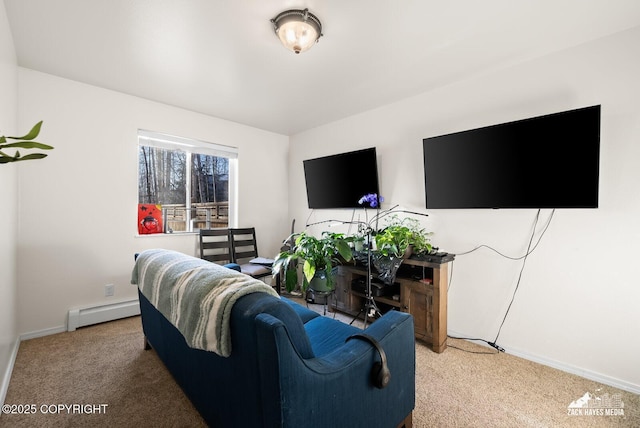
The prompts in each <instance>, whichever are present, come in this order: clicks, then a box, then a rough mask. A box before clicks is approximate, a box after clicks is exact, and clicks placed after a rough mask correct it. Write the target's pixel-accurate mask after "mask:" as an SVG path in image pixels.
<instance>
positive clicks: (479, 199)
mask: <svg viewBox="0 0 640 428" xmlns="http://www.w3.org/2000/svg"><path fill="white" fill-rule="evenodd" d="M423 150H424V178H425V193H426V195H425V196H426V207H427V208H428V209H438V208H442V209H454V208H597V207H598V176H599V155H600V106H599V105H597V106H591V107H585V108H580V109H576V110H570V111H565V112H561V113H555V114H549V115H545V116H539V117H534V118H530V119H524V120H519V121H515V122H509V123H504V124H500V125H493V126H487V127H484V128H478V129H473V130H468V131H462V132H456V133H453V134H447V135H442V136H438V137H432V138H425V139H424V140H423Z"/></svg>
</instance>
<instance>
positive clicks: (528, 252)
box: [447, 209, 556, 354]
mask: <svg viewBox="0 0 640 428" xmlns="http://www.w3.org/2000/svg"><path fill="white" fill-rule="evenodd" d="M540 211H541V210H540V209H538V212H537V213H536V217H535V220H534V223H533V230H532V232H531V238H529V243H528V245H527V251H526V253H525V254H524V255H523V256H521V257H510V256H507V255H505V254H502V253H501V252H500V251H498V250H496V249H495V248H492V247H490V246H488V245H484V244H483V245H479V246H477V247H475V248H474V249H472V250H469V251H466V252H464V253H458V254H456V255H457V256H459V255H466V254H470V253H472V252H474V251H476V250H479V249H480V248H488V249H490V250H492V251H494V252H496V253H497V254H499V255H500V256H502V257H504V258H506V259H509V260H522V267H521V268H520V273H519V275H518V281H517V282H516V287H515V289H514V290H513V294H512V295H511V301H510V302H509V306H508V307H507V310H506V312H505V314H504V317H503V318H502V322H501V323H500V327H499V328H498V333H497V334H496V338H495V339H494V340H493V342H489V341H488V340H485V339H478V338H470V337H454V336H448V337H451V338H452V339H464V340H476V341H481V342H485V343H486V344H488V345H489V346H491V347H493V348H495V349H496V350H497V351H498V353H499V352H504V348H502V347H500V346H499V345H498V344H497V342H498V337H499V336H500V332H501V331H502V326H503V325H504V322H505V321H506V319H507V316H508V315H509V311H510V310H511V305H512V304H513V301H514V300H515V297H516V293H517V292H518V288H519V287H520V281H521V279H522V272H523V271H524V267H525V265H526V263H527V257H528V256H529V255H530V254H531V253H533V252H534V251H535V249H536V248H537V247H538V245H539V244H540V241H542V237H543V236H544V234H545V233H546V231H547V229H548V228H549V225H550V224H551V220H552V219H553V215H554V214H555V212H556V210H555V209H553V211H551V215H549V219H548V220H547V224H546V225H545V226H544V229H543V230H542V232H541V233H540V237H539V238H538V241H537V242H536V244H535V245H534V246H533V248H532V247H531V244H532V243H533V239H534V237H535V235H536V227H537V226H538V220H539V219H540ZM452 267H453V266H452ZM450 287H451V281H450V282H449V288H450ZM447 291H448V290H447ZM457 349H460V350H462V351H465V352H471V353H483V352H474V351H467V350H464V349H461V348H457ZM484 354H487V352H484ZM489 354H493V352H490V353H489Z"/></svg>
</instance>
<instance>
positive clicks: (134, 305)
mask: <svg viewBox="0 0 640 428" xmlns="http://www.w3.org/2000/svg"><path fill="white" fill-rule="evenodd" d="M135 315H140V302H139V301H138V299H131V300H125V301H120V302H114V303H107V304H104V305H95V306H87V307H83V308H76V309H71V310H70V311H69V318H68V321H67V331H75V330H76V329H77V328H79V327H85V326H88V325H93V324H99V323H102V322H107V321H113V320H117V319H120V318H127V317H132V316H135Z"/></svg>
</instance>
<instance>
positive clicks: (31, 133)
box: [6, 121, 42, 140]
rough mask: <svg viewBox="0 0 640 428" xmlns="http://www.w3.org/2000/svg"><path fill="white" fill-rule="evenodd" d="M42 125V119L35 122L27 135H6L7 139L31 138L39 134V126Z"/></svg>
mask: <svg viewBox="0 0 640 428" xmlns="http://www.w3.org/2000/svg"><path fill="white" fill-rule="evenodd" d="M41 127H42V121H40V122H38V123H36V124H35V125H34V126H33V128H31V131H29V133H28V134H27V135H25V136H24V137H6V138H8V139H11V140H33V139H34V138H36V137H37V136H38V135H39V134H40V128H41Z"/></svg>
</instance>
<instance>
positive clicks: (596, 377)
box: [448, 331, 640, 394]
mask: <svg viewBox="0 0 640 428" xmlns="http://www.w3.org/2000/svg"><path fill="white" fill-rule="evenodd" d="M448 334H449V335H450V336H455V337H469V336H468V335H465V334H462V333H457V332H454V331H449V333H448ZM471 342H473V343H476V344H479V345H484V346H487V347H488V346H489V345H487V344H486V343H484V342H479V341H471ZM505 346H506V345H505ZM506 353H507V354H511V355H514V356H516V357H519V358H523V359H525V360H528V361H533V362H534V363H538V364H542V365H543V366H547V367H551V368H554V369H558V370H561V371H563V372H567V373H571V374H574V375H577V376H580V377H583V378H585V379H589V380H593V381H595V382H599V383H602V384H604V385H608V386H612V387H614V388H618V389H622V390H624V391H628V392H632V393H634V394H640V385H636V384H634V383H631V382H627V381H624V380H621V379H617V378H614V377H611V376H607V375H604V374H602V373H598V372H594V371H591V370H586V369H583V368H580V367H575V366H572V365H570V364H566V363H563V362H560V361H556V360H553V359H551V358H547V357H542V356H540V355H535V354H531V353H530V352H527V351H523V350H521V349H517V348H512V347H509V346H508V347H507V348H506Z"/></svg>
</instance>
